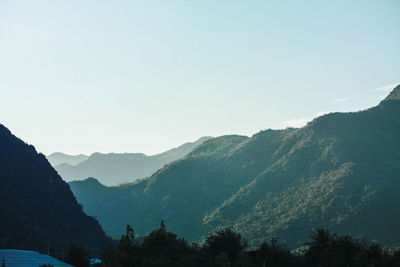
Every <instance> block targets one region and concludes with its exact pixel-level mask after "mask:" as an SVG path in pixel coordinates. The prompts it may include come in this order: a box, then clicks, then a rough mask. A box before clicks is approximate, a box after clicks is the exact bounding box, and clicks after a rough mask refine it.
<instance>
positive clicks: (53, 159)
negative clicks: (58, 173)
mask: <svg viewBox="0 0 400 267" xmlns="http://www.w3.org/2000/svg"><path fill="white" fill-rule="evenodd" d="M88 157H89V156H86V155H82V154H80V155H67V154H64V153H61V152H55V153H52V154H50V155H48V156H46V158H47V160H48V161H49V162H50V164H51V166H53V167H55V166H57V165H60V164H64V163H67V164H69V165H71V166H74V165H77V164H79V163H81V162H83V161H85V160H87V158H88Z"/></svg>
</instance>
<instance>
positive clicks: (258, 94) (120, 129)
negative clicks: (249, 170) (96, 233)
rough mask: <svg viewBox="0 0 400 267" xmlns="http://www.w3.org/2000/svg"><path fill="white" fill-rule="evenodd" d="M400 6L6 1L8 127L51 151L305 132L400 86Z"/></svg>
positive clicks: (3, 47)
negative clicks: (329, 115)
mask: <svg viewBox="0 0 400 267" xmlns="http://www.w3.org/2000/svg"><path fill="white" fill-rule="evenodd" d="M399 14H400V1H396V0H393V1H390V0H383V1H382V0H375V1H368V0H355V1H337V0H335V1H334V0H331V1H309V0H306V1H285V0H283V1H255V0H254V1H190V0H182V1H174V0H171V1H152V0H148V1H128V0H126V1H123V0H113V1H110V0H108V1H105V0H85V1H82V0H69V1H61V0H46V1H45V0H36V1H30V0H25V1H22V0H0V123H1V124H4V125H5V126H6V127H8V128H9V129H10V130H11V131H12V132H13V133H14V134H15V135H17V136H18V137H20V138H22V139H23V140H24V141H26V142H28V143H31V144H33V145H34V146H35V147H36V148H37V150H38V151H41V152H43V153H45V154H49V153H52V152H56V151H60V152H64V153H69V154H79V153H84V154H90V153H93V152H144V153H147V154H155V153H158V152H162V151H165V150H167V149H169V148H172V147H175V146H178V145H180V144H182V143H184V142H188V141H194V140H196V139H197V138H199V137H201V136H206V135H207V136H220V135H224V134H243V135H249V136H250V135H252V134H254V133H257V132H258V131H260V130H263V129H267V128H274V129H275V128H285V127H287V126H301V125H304V124H305V123H306V122H307V121H309V120H310V119H312V118H313V117H315V116H318V115H320V114H324V113H326V112H330V111H357V110H361V109H365V108H368V107H371V106H374V105H376V104H378V103H379V101H380V100H381V99H382V97H384V96H385V95H386V94H388V93H389V91H390V89H391V88H393V87H394V86H395V85H396V84H398V83H399V82H400V77H399V76H400V19H399Z"/></svg>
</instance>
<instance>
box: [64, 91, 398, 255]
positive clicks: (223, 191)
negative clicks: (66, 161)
mask: <svg viewBox="0 0 400 267" xmlns="http://www.w3.org/2000/svg"><path fill="white" fill-rule="evenodd" d="M399 91H400V87H397V88H396V89H395V90H394V91H393V92H392V94H391V95H390V96H389V97H388V98H387V99H386V100H385V101H382V102H381V104H379V105H378V106H377V107H374V108H371V109H368V110H365V111H360V112H354V113H332V114H328V115H324V116H322V117H319V118H317V119H315V120H314V121H312V122H311V123H309V124H308V125H307V126H306V127H304V128H300V129H286V130H265V131H262V132H260V133H257V134H255V135H254V136H252V137H250V138H248V137H244V136H222V137H218V138H214V139H211V140H208V141H206V142H204V143H203V144H202V145H200V146H199V147H197V148H196V149H195V150H194V151H193V152H192V153H190V154H189V155H187V156H186V157H185V158H183V159H181V160H178V161H176V162H173V163H171V164H169V165H167V166H165V167H164V168H162V169H161V170H159V171H157V172H156V173H155V174H153V175H152V176H151V177H149V178H147V179H143V180H141V181H138V182H136V183H132V184H127V185H124V186H119V187H104V186H102V185H100V184H98V183H97V182H96V181H95V180H94V179H89V180H87V181H82V182H73V183H70V185H71V189H72V191H73V192H74V194H75V195H76V197H77V199H78V200H79V202H80V203H82V204H83V205H84V209H85V211H86V212H88V214H90V215H94V216H96V217H97V218H98V219H99V221H100V223H101V224H102V226H103V227H104V229H105V230H106V232H107V233H108V234H110V235H112V236H114V237H117V236H120V235H121V234H122V233H121V229H123V225H124V224H132V225H135V227H136V228H135V229H136V231H137V233H138V235H146V234H148V233H149V232H150V231H151V230H152V229H154V228H155V227H156V225H155V222H157V221H160V220H165V222H166V223H167V224H168V225H169V227H170V229H171V231H173V232H175V233H178V234H179V235H180V236H184V237H185V238H186V239H187V240H189V241H201V240H203V239H204V238H205V237H206V236H207V235H208V233H210V232H214V231H216V230H219V229H221V228H225V227H229V228H231V229H233V230H235V231H239V232H241V233H242V234H243V236H244V237H245V238H246V239H247V240H248V241H249V247H258V246H259V245H260V244H261V243H263V242H265V241H268V240H269V238H270V237H271V236H272V237H279V240H281V242H283V243H285V244H287V245H288V246H289V247H290V248H296V247H299V246H301V245H302V244H303V243H304V242H305V241H306V240H307V238H308V236H307V231H308V229H315V228H317V227H320V226H324V227H328V228H329V229H332V230H333V231H335V232H337V233H339V234H351V235H352V236H354V237H355V238H366V239H368V240H377V241H379V242H381V243H384V244H388V245H400V240H399V239H398V238H397V236H398V235H399V234H400V233H399V232H396V231H397V230H396V229H397V228H398V227H396V226H397V225H399V223H400V215H399V214H400V205H398V203H400V194H399V192H400V183H399V181H398V179H399V176H400V139H399V138H398V137H399V136H400V122H399V119H398V118H399V117H400V101H398V100H397V99H396V98H393V97H392V96H393V95H397V94H398V93H399ZM393 231H395V233H394V232H393Z"/></svg>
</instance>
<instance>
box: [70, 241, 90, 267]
mask: <svg viewBox="0 0 400 267" xmlns="http://www.w3.org/2000/svg"><path fill="white" fill-rule="evenodd" d="M89 256H90V255H89V253H88V252H87V251H86V250H85V249H84V248H81V247H78V246H75V245H70V246H69V248H68V252H67V257H66V262H67V263H70V264H71V265H73V266H74V267H89V266H90V258H89Z"/></svg>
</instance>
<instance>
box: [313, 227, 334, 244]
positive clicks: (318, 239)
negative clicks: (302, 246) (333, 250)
mask: <svg viewBox="0 0 400 267" xmlns="http://www.w3.org/2000/svg"><path fill="white" fill-rule="evenodd" d="M310 238H311V239H312V240H313V241H312V242H309V243H306V245H308V246H311V247H318V248H327V247H329V246H330V245H331V244H332V241H334V240H335V239H336V234H333V235H332V234H331V233H330V232H329V230H328V229H327V228H318V229H317V230H316V231H315V232H314V233H313V234H311V235H310Z"/></svg>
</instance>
